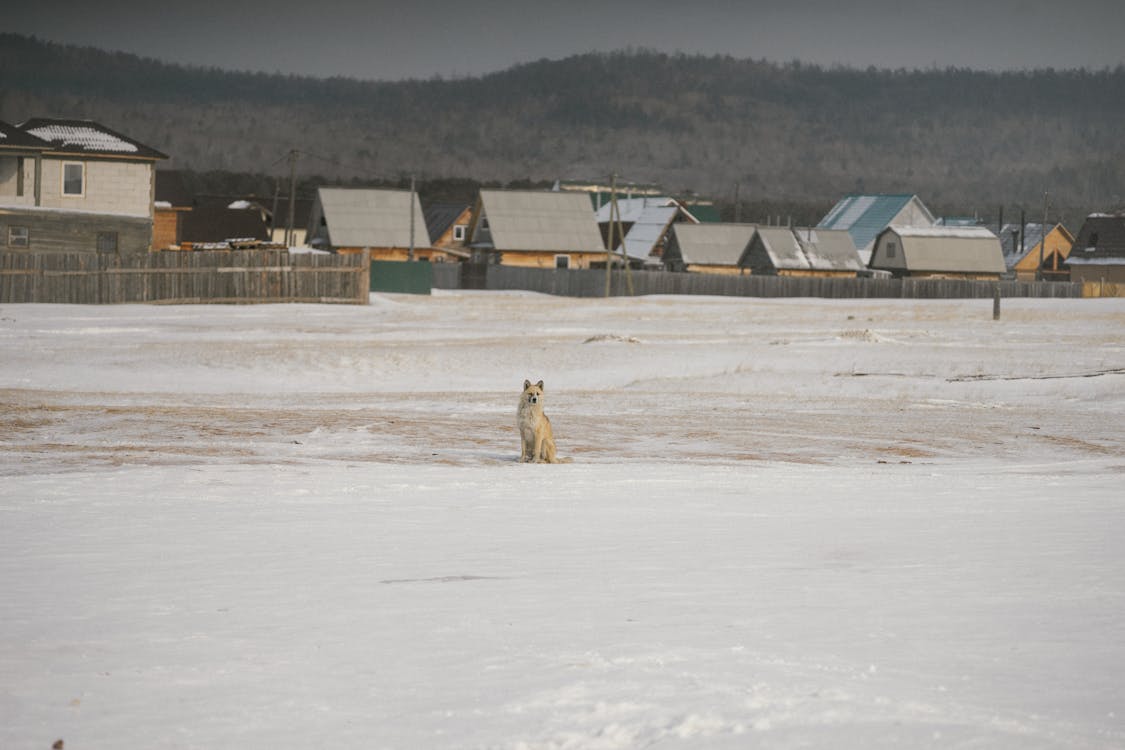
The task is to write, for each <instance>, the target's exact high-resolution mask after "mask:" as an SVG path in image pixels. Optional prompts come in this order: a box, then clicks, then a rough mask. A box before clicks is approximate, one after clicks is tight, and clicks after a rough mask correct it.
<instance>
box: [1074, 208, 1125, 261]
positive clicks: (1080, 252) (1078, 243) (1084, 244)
mask: <svg viewBox="0 0 1125 750" xmlns="http://www.w3.org/2000/svg"><path fill="white" fill-rule="evenodd" d="M1066 262H1067V264H1069V265H1099V264H1105V265H1119V264H1123V263H1125V212H1121V213H1117V214H1090V215H1089V216H1087V217H1086V221H1085V222H1083V223H1082V229H1080V230H1078V236H1077V237H1075V238H1074V247H1073V248H1071V251H1070V256H1069V257H1068V258H1067V259H1066Z"/></svg>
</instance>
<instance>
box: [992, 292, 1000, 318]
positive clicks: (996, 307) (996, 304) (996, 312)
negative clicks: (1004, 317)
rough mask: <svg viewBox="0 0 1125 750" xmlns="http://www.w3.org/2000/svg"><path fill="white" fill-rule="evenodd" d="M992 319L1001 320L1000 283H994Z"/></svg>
mask: <svg viewBox="0 0 1125 750" xmlns="http://www.w3.org/2000/svg"><path fill="white" fill-rule="evenodd" d="M992 319H993V320H1000V285H999V284H993V285H992Z"/></svg>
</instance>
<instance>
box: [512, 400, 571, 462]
mask: <svg viewBox="0 0 1125 750" xmlns="http://www.w3.org/2000/svg"><path fill="white" fill-rule="evenodd" d="M516 427H518V428H519V431H520V461H523V462H524V463H528V462H531V463H537V464H539V463H547V464H558V463H565V462H566V461H565V460H560V459H559V457H558V456H557V455H556V453H555V435H554V433H553V432H551V420H550V419H548V418H547V415H546V414H544V413H543V381H542V380H540V381H539V382H538V383H536V384H535V385H532V384H531V381H530V380H525V381H523V393H522V394H520V405H519V408H517V409H516Z"/></svg>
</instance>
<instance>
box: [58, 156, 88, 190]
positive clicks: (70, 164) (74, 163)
mask: <svg viewBox="0 0 1125 750" xmlns="http://www.w3.org/2000/svg"><path fill="white" fill-rule="evenodd" d="M67 167H78V168H79V169H81V170H82V180H81V183H82V184H81V187H80V188H79V191H78V192H77V193H68V192H67V191H66V168H67ZM59 168H60V169H61V170H62V171H61V172H60V174H61V176H62V181H61V184H60V185H59V190H60V191H61V192H62V196H63V197H64V198H84V197H86V162H84V161H64V162H63V163H62V164H61V165H60V167H59Z"/></svg>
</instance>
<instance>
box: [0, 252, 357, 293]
mask: <svg viewBox="0 0 1125 750" xmlns="http://www.w3.org/2000/svg"><path fill="white" fill-rule="evenodd" d="M369 275H370V271H369V259H368V256H367V254H366V253H362V254H355V255H319V254H293V255H291V254H290V253H289V252H288V251H286V250H230V251H196V252H160V253H144V254H137V255H125V256H119V255H113V254H102V255H99V254H96V253H65V254H64V253H43V254H37V253H12V252H4V253H0V303H13V302H56V303H58V302H61V303H75V304H84V305H95V304H117V303H124V302H156V303H168V304H190V303H228V304H229V303H236V304H237V303H248V302H332V303H344V304H355V305H363V304H367V302H368V299H369V297H368V287H369V283H370V282H369V278H370V276H369Z"/></svg>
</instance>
